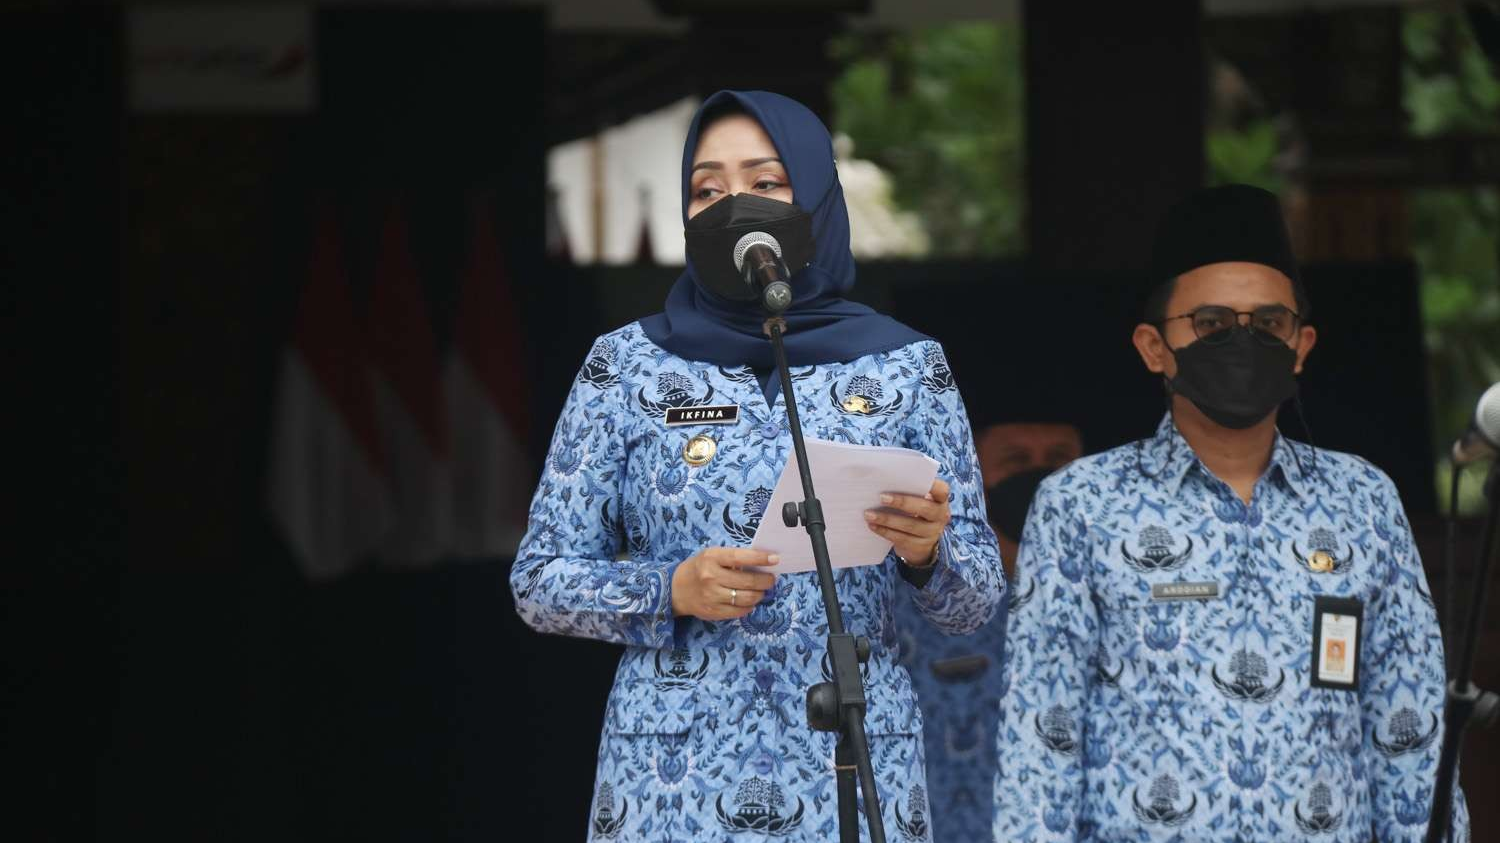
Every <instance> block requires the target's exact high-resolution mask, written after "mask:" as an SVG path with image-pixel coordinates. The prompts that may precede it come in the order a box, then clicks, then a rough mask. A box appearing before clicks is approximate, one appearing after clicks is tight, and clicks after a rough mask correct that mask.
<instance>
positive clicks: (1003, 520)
mask: <svg viewBox="0 0 1500 843" xmlns="http://www.w3.org/2000/svg"><path fill="white" fill-rule="evenodd" d="M1058 468H1059V466H1046V467H1043V468H1034V469H1032V470H1030V471H1023V472H1021V473H1019V474H1012V475H1011V476H1009V477H1007V478H1005V479H1004V480H1001V481H1000V482H999V483H996V484H995V485H993V486H991V487H989V488H988V489H986V490H985V493H984V497H985V503H986V505H987V508H988V511H989V516H990V523H991V524H994V525H995V529H996V530H997V531H999V533H1000V534H1001V535H1003V536H1005V537H1006V538H1007V539H1010V540H1011V541H1013V542H1019V541H1020V540H1021V528H1022V527H1023V526H1024V525H1025V524H1026V513H1027V511H1028V510H1030V509H1031V499H1032V498H1034V497H1036V490H1037V487H1039V486H1041V485H1042V481H1043V480H1046V479H1047V475H1049V474H1051V473H1052V472H1054V471H1056V470H1057V469H1058Z"/></svg>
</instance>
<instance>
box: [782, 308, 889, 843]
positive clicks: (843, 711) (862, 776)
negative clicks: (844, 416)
mask: <svg viewBox="0 0 1500 843" xmlns="http://www.w3.org/2000/svg"><path fill="white" fill-rule="evenodd" d="M790 303H791V301H790V296H786V297H784V298H783V297H777V296H774V295H771V294H769V292H768V294H767V295H765V296H764V304H765V305H766V309H767V310H769V311H770V312H771V313H772V314H773V315H772V316H771V318H769V319H767V320H766V323H765V332H766V336H768V337H770V338H771V351H772V353H773V354H774V355H775V358H776V370H777V372H778V373H779V374H780V376H781V394H782V397H783V398H784V399H785V400H786V418H787V425H788V427H790V428H791V431H792V448H793V450H794V451H795V452H796V454H797V468H798V470H799V472H800V473H801V475H802V496H803V501H802V502H801V503H788V504H786V505H785V506H784V507H782V512H781V518H782V521H783V522H784V523H785V524H786V525H787V526H788V527H796V526H797V525H798V524H801V525H802V526H803V527H805V528H806V529H807V537H808V539H809V540H811V541H812V551H813V560H814V562H816V563H817V566H818V585H819V586H821V587H822V590H823V610H824V611H825V612H826V613H827V615H828V654H829V659H830V661H831V663H832V665H833V681H832V682H819V683H818V684H816V685H814V686H812V687H811V688H808V689H807V725H809V726H811V727H812V728H814V729H817V730H818V731H821V732H837V733H838V736H839V739H838V743H837V744H836V745H835V747H834V750H833V767H834V774H835V778H836V781H837V784H838V804H839V840H840V841H841V843H859V806H858V802H857V800H858V793H857V792H856V790H855V784H856V780H855V773H856V772H858V775H859V778H858V785H859V790H860V791H863V792H864V795H865V819H866V820H867V821H868V822H869V824H870V842H871V843H885V822H884V820H883V819H882V818H881V814H880V795H879V794H878V793H877V791H876V790H875V767H874V765H873V764H871V763H870V742H869V739H868V738H867V737H866V735H865V687H864V680H863V679H862V678H861V677H860V673H859V666H860V664H861V663H862V662H864V661H866V660H868V659H869V658H870V642H869V640H868V639H866V638H865V637H864V636H855V635H851V634H850V633H847V632H845V631H844V615H843V612H842V611H841V610H840V609H839V595H838V590H837V588H836V587H835V586H834V583H833V566H832V564H831V563H830V562H829V561H828V541H827V538H826V537H825V536H824V531H825V528H826V526H827V525H826V523H825V522H824V521H823V506H822V504H820V503H819V502H818V496H817V494H816V493H815V492H814V491H813V481H812V470H811V469H810V468H809V467H808V465H807V445H806V443H804V442H803V439H802V421H801V419H799V418H798V416H797V398H796V396H795V395H794V394H793V393H792V373H791V369H790V368H789V367H788V366H787V362H786V345H785V343H784V342H783V340H782V336H783V334H785V333H786V320H784V319H782V318H781V316H780V315H779V314H780V313H781V312H782V311H784V310H785V309H786V305H787V304H790ZM778 304H779V305H780V306H779V307H778V306H777V305H778Z"/></svg>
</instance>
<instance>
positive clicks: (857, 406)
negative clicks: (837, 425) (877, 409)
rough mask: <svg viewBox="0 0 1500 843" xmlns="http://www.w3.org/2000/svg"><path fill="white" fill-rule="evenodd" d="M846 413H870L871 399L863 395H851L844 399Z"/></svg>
mask: <svg viewBox="0 0 1500 843" xmlns="http://www.w3.org/2000/svg"><path fill="white" fill-rule="evenodd" d="M844 412H846V413H869V412H870V399H868V398H866V397H864V396H863V395H851V396H849V397H848V398H845V399H844Z"/></svg>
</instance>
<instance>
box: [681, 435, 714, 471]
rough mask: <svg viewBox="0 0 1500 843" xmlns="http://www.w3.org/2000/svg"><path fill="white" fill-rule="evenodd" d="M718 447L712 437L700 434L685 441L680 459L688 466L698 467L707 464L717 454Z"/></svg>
mask: <svg viewBox="0 0 1500 843" xmlns="http://www.w3.org/2000/svg"><path fill="white" fill-rule="evenodd" d="M718 451H719V445H718V443H717V442H715V441H714V440H713V437H712V436H708V435H706V434H703V433H700V434H698V435H697V436H694V437H693V438H692V439H689V440H688V441H687V444H686V445H684V446H683V448H682V458H683V460H685V461H686V462H687V464H688V465H692V466H698V465H703V464H705V463H707V462H708V461H709V460H711V459H713V458H714V454H716V453H718Z"/></svg>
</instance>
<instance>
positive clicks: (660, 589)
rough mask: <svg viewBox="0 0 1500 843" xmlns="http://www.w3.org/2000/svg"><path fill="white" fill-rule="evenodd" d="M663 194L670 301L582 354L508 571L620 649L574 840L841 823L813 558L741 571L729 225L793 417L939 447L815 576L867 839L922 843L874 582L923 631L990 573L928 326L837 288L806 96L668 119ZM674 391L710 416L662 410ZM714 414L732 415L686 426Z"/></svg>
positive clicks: (748, 398)
mask: <svg viewBox="0 0 1500 843" xmlns="http://www.w3.org/2000/svg"><path fill="white" fill-rule="evenodd" d="M804 209H805V211H804ZM683 210H684V214H683V218H684V225H685V229H686V236H687V239H688V267H687V269H686V271H685V272H684V273H683V275H682V277H681V278H680V279H678V281H677V283H676V286H674V287H673V288H672V291H671V293H670V294H669V296H668V298H667V302H666V308H665V312H663V313H661V314H658V315H656V316H653V317H650V318H647V319H643V320H641V321H640V322H637V323H632V324H630V325H627V326H625V327H623V328H620V329H618V330H616V331H613V332H611V333H609V334H606V335H604V336H603V337H600V338H599V339H598V340H597V341H596V342H595V344H594V346H593V349H592V350H591V351H590V352H589V354H588V357H587V359H586V360H585V361H584V364H583V368H582V370H581V371H580V372H579V374H578V378H577V380H576V381H575V383H574V385H573V388H572V391H571V393H570V394H569V396H568V400H567V403H566V405H565V406H564V408H563V411H562V416H561V418H560V419H559V421H558V425H557V429H556V432H555V433H554V436H553V440H552V446H551V451H550V453H549V455H548V459H547V464H546V468H545V470H544V473H543V476H542V478H541V482H540V484H539V485H538V487H537V491H536V497H535V499H534V500H533V502H532V505H531V520H530V525H529V529H528V531H527V534H526V537H525V538H524V539H523V540H522V542H521V547H520V550H519V552H518V554H517V558H516V563H515V567H514V568H513V570H512V572H511V586H512V588H513V590H514V592H515V598H516V606H517V610H518V611H519V612H520V614H521V616H522V617H523V618H524V619H525V620H526V622H527V623H528V624H530V625H531V626H532V627H534V628H535V629H537V630H539V631H542V632H551V633H559V634H564V635H576V636H582V637H587V638H596V639H600V640H605V641H614V642H618V643H620V644H624V645H625V646H626V651H625V654H624V657H623V658H622V659H621V661H620V666H619V670H618V673H617V675H616V679H615V685H614V689H613V691H612V692H611V693H610V697H609V702H608V705H607V709H606V713H605V721H604V734H603V736H602V738H601V740H600V747H599V760H598V770H597V774H596V781H595V792H594V803H593V805H594V810H593V813H592V815H591V816H590V819H589V838H590V839H591V840H653V841H668V840H683V841H686V840H693V841H700V840H752V839H762V838H765V837H775V838H778V839H787V840H828V839H831V838H832V837H833V836H834V835H835V834H836V833H837V827H838V818H837V806H836V796H835V787H834V771H833V744H834V736H833V735H832V734H829V733H823V732H814V731H812V730H811V729H809V727H808V725H807V722H806V718H805V714H804V711H803V698H804V695H805V693H806V691H807V688H808V687H809V686H811V685H813V684H815V683H817V682H821V681H823V680H824V679H825V678H826V677H827V676H828V675H829V664H828V660H827V656H826V650H825V636H826V634H827V624H826V622H825V619H824V614H823V606H822V602H821V598H820V595H819V590H818V584H817V578H816V575H815V574H813V573H796V574H786V575H783V576H781V577H779V578H778V577H775V576H774V575H773V574H768V573H760V572H755V571H748V570H741V569H740V568H738V567H736V566H748V565H754V566H757V567H758V566H763V565H769V566H770V568H771V570H774V562H775V561H776V560H774V559H768V558H767V557H766V556H764V555H763V554H759V553H757V552H754V551H751V550H749V549H748V547H747V545H748V544H749V542H750V538H751V536H752V535H753V534H754V531H755V529H756V527H757V525H758V524H759V522H760V518H761V515H762V511H763V510H764V508H765V506H766V503H767V501H768V500H769V499H770V497H771V489H772V488H773V487H774V486H775V484H776V479H777V477H778V476H779V475H780V473H781V470H782V467H783V465H784V464H785V463H786V462H787V459H788V457H789V455H790V452H791V439H790V434H789V433H788V431H787V421H786V411H785V406H784V404H783V401H782V395H781V391H780V385H779V379H778V378H777V377H776V376H775V375H774V373H773V365H772V358H771V347H770V342H769V341H768V340H767V339H766V338H765V336H764V334H763V333H762V330H761V325H762V322H763V318H764V317H763V315H762V314H761V312H760V310H759V304H758V303H757V302H755V301H753V300H751V301H746V300H745V298H746V297H745V296H744V295H743V289H744V288H743V284H742V283H740V282H739V281H738V276H737V273H736V272H735V270H734V267H733V265H732V263H729V258H728V257H727V255H728V252H729V251H730V250H731V249H732V247H733V245H734V243H735V239H736V238H737V237H738V236H739V234H740V231H739V230H738V229H737V228H736V227H737V226H738V227H741V228H743V227H744V225H749V226H751V227H752V228H753V230H769V231H772V232H774V233H776V236H777V239H778V240H780V241H781V244H782V247H783V249H784V257H786V259H787V263H788V265H789V266H790V267H791V268H792V269H793V270H794V272H793V275H792V287H793V291H794V299H793V304H792V306H791V308H790V309H789V310H788V312H787V313H786V320H787V325H788V336H787V352H788V355H789V358H790V365H791V379H792V381H793V390H794V392H795V394H796V398H797V402H798V407H799V410H800V412H801V414H802V423H803V426H804V428H805V429H806V432H807V435H809V436H813V437H818V438H822V439H830V440H839V441H847V442H856V443H863V444H871V445H894V446H905V447H910V448H914V449H917V450H920V451H922V452H924V453H927V454H929V455H930V456H932V457H933V458H935V459H937V460H938V461H939V462H940V463H941V468H940V470H939V479H938V481H937V482H936V483H934V485H933V488H932V489H931V491H930V492H929V494H928V495H926V496H925V497H916V496H911V497H907V496H896V497H895V499H894V500H892V501H891V502H890V508H889V510H887V511H882V513H880V514H875V513H871V516H872V517H873V518H874V519H875V520H874V521H873V522H872V523H871V525H870V528H871V529H872V530H875V531H876V532H878V533H880V534H881V535H883V536H885V537H887V538H889V539H891V540H892V542H893V550H892V552H891V553H890V554H889V555H888V556H887V557H886V559H884V560H883V561H882V562H881V563H879V564H875V565H867V566H862V567H853V568H846V569H841V570H840V571H838V574H837V577H836V579H837V582H838V587H839V594H840V598H841V601H842V605H843V609H844V618H845V623H846V625H847V626H848V627H849V629H850V631H851V632H853V633H855V634H859V635H864V636H867V637H868V638H869V640H870V642H871V648H872V653H871V656H870V659H869V662H868V663H867V664H865V665H864V666H863V671H864V676H865V686H866V693H867V696H868V713H867V718H866V722H867V729H868V732H869V734H870V744H871V753H872V756H873V761H874V765H875V774H876V778H877V780H878V786H879V788H880V797H881V806H882V812H883V814H884V817H885V825H886V829H887V832H888V835H889V837H890V839H892V840H929V839H930V834H929V831H928V808H927V805H926V798H925V788H924V779H925V775H924V760H923V752H922V742H921V739H920V736H921V733H922V721H921V715H920V713H919V712H918V710H917V707H916V703H915V699H914V694H913V692H912V687H911V681H910V679H909V677H908V676H907V674H906V671H905V670H904V669H903V668H901V667H900V666H899V665H898V664H897V662H896V657H897V654H896V652H895V650H896V644H895V633H894V631H893V628H892V624H891V616H890V606H891V601H892V597H893V595H894V594H895V593H896V591H897V590H898V589H908V590H910V591H911V592H912V596H913V598H914V602H915V603H916V605H917V606H918V608H919V609H920V611H921V612H922V613H923V614H924V615H925V616H926V617H927V618H928V620H930V621H931V622H932V623H933V624H934V625H935V626H936V627H937V628H938V629H941V630H943V631H944V632H949V633H962V632H968V631H970V630H973V629H975V628H977V627H978V626H980V625H981V624H983V623H985V622H986V621H987V620H988V619H989V618H990V616H991V615H992V613H993V612H994V610H995V607H996V606H997V605H998V603H999V602H1000V600H1001V599H1002V597H1003V591H1004V578H1003V575H1002V573H1001V568H1000V559H999V552H998V550H997V547H996V542H995V536H994V533H993V532H992V531H991V529H990V527H989V525H988V524H987V522H986V520H985V517H984V495H983V490H982V487H981V484H980V479H979V471H978V469H977V466H976V463H975V458H974V450H973V443H972V437H971V435H970V432H969V428H968V422H967V420H966V419H967V416H966V414H965V411H964V408H963V404H962V401H961V400H960V399H959V395H958V390H957V388H956V386H955V385H954V382H953V376H952V373H951V371H950V370H949V368H948V365H947V362H946V360H945V359H944V356H943V352H942V349H941V348H940V347H939V346H938V344H937V343H935V342H933V341H932V340H930V339H928V338H926V337H924V336H922V335H921V334H918V333H916V332H914V331H912V330H911V329H910V328H907V327H906V326H904V325H901V324H900V323H898V322H895V321H894V320H891V319H889V318H887V317H885V316H882V315H880V314H877V313H875V312H874V311H871V310H870V309H868V308H866V307H863V306H861V305H856V304H854V303H852V302H849V301H847V300H845V299H844V298H843V297H842V296H843V294H844V293H845V292H847V291H848V290H849V289H850V288H851V287H852V286H853V283H854V261H853V258H852V256H851V255H850V252H849V219H848V213H847V210H846V209H845V205H844V197H843V192H842V189H841V188H840V186H839V182H838V176H837V173H836V171H835V167H834V161H833V151H832V144H831V142H830V139H829V136H828V131H827V129H825V128H824V127H823V124H822V123H821V122H820V121H819V120H818V118H817V117H816V116H815V115H813V114H812V112H810V111H809V110H807V109H806V108H805V107H803V106H802V105H800V104H798V103H796V102H794V101H792V100H789V99H787V98H785V97H782V96H779V95H776V94H770V93H765V92H758V91H756V92H733V91H724V92H720V93H718V94H715V95H714V96H712V97H710V98H709V99H708V101H707V102H705V104H704V106H703V108H702V109H700V111H699V112H698V114H697V115H696V116H695V117H694V119H693V123H692V125H691V127H690V129H689V131H688V136H687V142H686V145H685V148H684V152H683ZM726 263H729V265H728V267H727V269H726V267H725V266H724V264H726ZM799 267H800V268H799ZM681 408H716V409H715V410H714V411H713V412H707V413H691V412H689V413H675V414H669V412H668V411H669V410H680V409H681ZM730 408H733V409H732V410H731V409H730ZM720 409H723V410H725V412H724V413H722V414H721V413H719V412H718V410H720ZM669 415H672V416H674V419H673V420H675V421H683V419H682V418H680V417H681V416H684V415H686V416H687V417H688V418H687V419H686V423H684V424H673V425H668V424H667V421H668V416H669ZM720 415H724V416H732V417H733V418H732V419H730V420H729V421H728V422H727V423H720V424H708V423H698V422H699V420H702V419H703V417H705V416H713V417H715V418H713V419H709V420H712V421H723V420H722V419H719V418H717V417H718V416H720ZM861 825H862V826H863V823H862V824H861ZM861 833H867V832H865V831H864V830H863V828H862V831H861Z"/></svg>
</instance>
